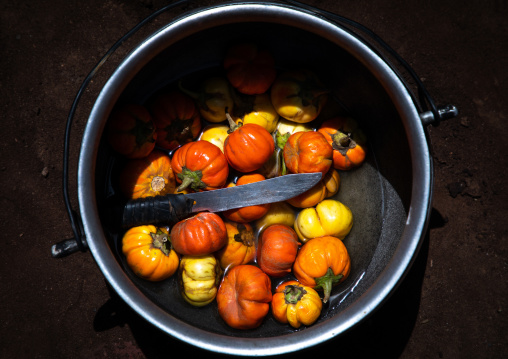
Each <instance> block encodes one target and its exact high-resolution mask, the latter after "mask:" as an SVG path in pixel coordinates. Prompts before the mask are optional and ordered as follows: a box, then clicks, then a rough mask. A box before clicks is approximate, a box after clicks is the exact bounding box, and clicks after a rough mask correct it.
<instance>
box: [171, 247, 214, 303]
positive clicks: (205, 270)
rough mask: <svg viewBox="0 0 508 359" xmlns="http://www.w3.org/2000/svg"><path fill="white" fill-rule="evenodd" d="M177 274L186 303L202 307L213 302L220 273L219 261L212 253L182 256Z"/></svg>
mask: <svg viewBox="0 0 508 359" xmlns="http://www.w3.org/2000/svg"><path fill="white" fill-rule="evenodd" d="M178 274H179V276H178V280H179V285H180V293H181V294H182V297H183V299H184V300H185V301H186V302H187V303H189V304H191V305H193V306H195V307H204V306H205V305H207V304H210V303H211V302H213V300H214V299H215V297H216V295H217V290H218V287H219V283H220V278H221V275H222V270H221V268H220V265H219V262H218V261H217V259H216V258H215V256H214V255H213V254H208V255H203V256H183V257H182V260H181V261H180V267H179V270H178Z"/></svg>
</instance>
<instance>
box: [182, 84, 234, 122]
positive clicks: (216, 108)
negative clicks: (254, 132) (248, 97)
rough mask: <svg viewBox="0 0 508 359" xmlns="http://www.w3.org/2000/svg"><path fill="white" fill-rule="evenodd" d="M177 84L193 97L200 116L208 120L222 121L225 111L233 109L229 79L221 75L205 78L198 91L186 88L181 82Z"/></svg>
mask: <svg viewBox="0 0 508 359" xmlns="http://www.w3.org/2000/svg"><path fill="white" fill-rule="evenodd" d="M178 86H179V88H180V90H181V91H182V92H183V93H185V94H187V95H189V96H190V97H192V98H193V99H194V101H195V102H196V105H197V107H198V109H199V112H200V114H201V116H202V117H203V118H204V119H205V120H207V121H208V122H212V123H220V122H223V121H225V120H226V112H227V111H233V108H234V101H233V97H232V91H233V89H232V87H231V85H230V83H229V81H228V80H227V79H226V78H224V77H222V76H212V77H209V78H207V79H205V80H204V81H203V82H202V83H201V86H200V89H199V91H198V92H194V91H190V90H188V89H186V88H185V87H184V86H183V85H182V83H181V82H180V83H179V84H178Z"/></svg>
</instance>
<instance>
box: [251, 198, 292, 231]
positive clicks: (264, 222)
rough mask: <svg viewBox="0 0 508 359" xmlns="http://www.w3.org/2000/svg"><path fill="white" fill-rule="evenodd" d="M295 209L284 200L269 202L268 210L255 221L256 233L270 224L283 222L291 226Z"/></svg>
mask: <svg viewBox="0 0 508 359" xmlns="http://www.w3.org/2000/svg"><path fill="white" fill-rule="evenodd" d="M295 219H296V214H295V210H294V209H293V208H292V207H291V206H290V205H289V204H287V203H286V202H275V203H272V204H270V209H269V210H268V212H267V213H266V214H265V215H264V216H263V217H261V218H260V219H258V220H257V221H256V222H255V225H256V228H257V230H258V233H261V232H262V231H264V230H265V229H266V228H267V227H268V226H270V225H272V224H285V225H286V226H288V227H293V225H294V224H295Z"/></svg>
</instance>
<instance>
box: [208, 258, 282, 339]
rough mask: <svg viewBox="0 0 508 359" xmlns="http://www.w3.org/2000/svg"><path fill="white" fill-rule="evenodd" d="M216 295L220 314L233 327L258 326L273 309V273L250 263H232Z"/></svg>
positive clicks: (248, 327) (249, 327) (250, 327)
mask: <svg viewBox="0 0 508 359" xmlns="http://www.w3.org/2000/svg"><path fill="white" fill-rule="evenodd" d="M216 299H217V307H218V310H219V315H220V316H221V318H222V319H223V320H224V321H225V322H226V323H227V324H228V325H229V326H230V327H232V328H235V329H254V328H257V327H259V326H260V325H261V323H262V322H263V319H264V318H265V316H266V315H267V314H268V312H269V310H270V302H271V301H272V283H271V281H270V277H269V276H268V275H267V274H266V273H265V272H263V271H262V270H261V269H259V268H258V267H256V266H254V265H251V264H242V265H239V266H236V267H233V268H231V269H230V270H228V271H227V273H226V275H225V276H224V278H223V280H222V283H221V285H220V287H219V292H218V293H217V298H216Z"/></svg>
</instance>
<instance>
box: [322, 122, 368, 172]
mask: <svg viewBox="0 0 508 359" xmlns="http://www.w3.org/2000/svg"><path fill="white" fill-rule="evenodd" d="M318 131H319V132H320V133H322V134H323V135H324V136H325V137H326V139H327V141H328V142H329V143H330V144H331V145H332V148H333V167H334V168H336V169H339V170H343V171H347V170H350V169H352V168H355V167H358V166H360V165H361V164H362V163H363V162H364V161H365V156H366V147H365V143H366V139H365V135H364V133H363V132H362V130H361V129H360V128H359V127H358V124H357V123H356V121H354V120H353V119H351V118H348V117H334V118H331V119H329V120H327V121H325V122H323V124H322V125H321V126H320V128H319V130H318Z"/></svg>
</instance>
